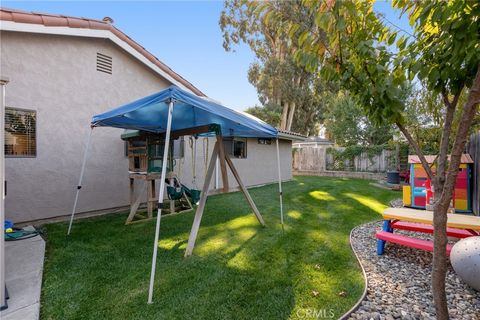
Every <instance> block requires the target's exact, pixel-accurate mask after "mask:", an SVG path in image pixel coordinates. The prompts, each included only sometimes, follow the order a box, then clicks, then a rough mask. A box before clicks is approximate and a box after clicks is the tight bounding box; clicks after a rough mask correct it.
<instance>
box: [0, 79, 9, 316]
mask: <svg viewBox="0 0 480 320" xmlns="http://www.w3.org/2000/svg"><path fill="white" fill-rule="evenodd" d="M7 83H8V79H6V78H4V77H2V78H1V79H0V90H1V92H0V95H1V96H0V105H1V106H0V115H1V119H0V160H1V161H0V175H1V178H0V183H1V186H0V310H3V309H6V308H8V305H7V300H6V291H7V288H6V286H5V230H4V227H5V133H4V131H5V86H6V85H7Z"/></svg>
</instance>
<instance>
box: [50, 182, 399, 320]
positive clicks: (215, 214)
mask: <svg viewBox="0 0 480 320" xmlns="http://www.w3.org/2000/svg"><path fill="white" fill-rule="evenodd" d="M250 192H251V195H252V197H253V199H254V200H255V202H256V204H257V206H258V208H259V210H260V212H261V213H262V215H263V217H264V219H265V222H266V224H267V227H265V228H263V227H261V226H260V225H259V223H258V222H257V220H256V218H255V216H254V215H253V213H252V211H251V209H250V208H249V206H248V205H247V203H246V201H245V199H244V198H243V195H242V194H240V193H230V194H224V195H217V196H212V197H209V199H208V201H207V206H206V210H205V213H204V216H203V221H202V224H201V227H200V231H199V234H198V239H197V242H196V246H195V249H194V254H193V256H191V257H189V258H184V257H183V254H184V250H185V247H186V243H187V239H188V235H189V232H190V228H191V225H192V221H193V216H194V213H193V212H192V213H186V214H181V215H176V216H169V217H163V218H162V224H161V233H160V243H159V252H158V263H157V273H156V278H155V289H154V303H153V304H151V305H148V304H147V291H148V283H149V277H150V266H151V259H152V249H153V248H152V247H153V243H152V241H153V237H154V228H155V227H154V221H150V222H145V223H140V224H133V225H129V226H125V225H124V222H125V218H126V214H116V215H107V216H102V217H97V218H91V219H86V220H80V221H77V222H76V223H75V224H74V227H73V231H72V234H71V236H70V237H69V238H67V237H66V235H65V234H66V230H67V224H66V223H56V224H49V225H46V226H45V235H46V238H47V253H46V261H45V270H44V281H43V288H42V297H41V318H42V319H300V318H305V314H306V312H317V315H318V314H320V315H325V316H326V317H328V316H330V315H331V313H333V315H334V317H335V318H337V317H339V316H341V315H342V314H343V313H344V312H346V311H347V310H348V309H349V308H350V307H352V306H353V305H354V303H355V302H356V301H357V299H358V298H359V297H360V295H361V293H362V290H363V278H362V274H361V271H360V268H359V266H358V264H357V261H356V259H355V257H354V254H353V252H352V251H351V249H350V245H349V233H350V230H351V229H352V228H353V227H355V226H356V225H359V224H362V223H364V222H367V221H371V220H376V219H379V218H381V216H380V213H381V212H382V210H383V209H384V208H385V207H386V206H387V205H388V202H389V201H390V200H391V199H394V198H395V197H398V194H395V193H394V192H391V191H387V190H383V189H379V188H376V187H373V186H371V185H369V181H365V180H355V179H337V178H321V177H296V178H295V179H294V180H293V181H291V182H287V183H285V184H284V203H285V205H284V208H285V212H286V217H285V229H284V231H282V228H281V226H280V223H279V222H280V215H279V205H278V192H277V185H269V186H265V187H260V188H253V189H251V190H250ZM372 254H375V252H372ZM314 291H315V292H318V294H317V293H315V294H313V292H314ZM340 292H345V295H344V294H342V295H339V293H340ZM343 295H344V296H343ZM309 310H310V311H309ZM318 312H320V313H318ZM322 312H323V313H322Z"/></svg>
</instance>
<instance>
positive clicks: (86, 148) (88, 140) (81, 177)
mask: <svg viewBox="0 0 480 320" xmlns="http://www.w3.org/2000/svg"><path fill="white" fill-rule="evenodd" d="M93 128H94V127H93V126H92V127H91V129H90V131H89V132H88V138H87V143H86V145H85V152H84V153H83V161H82V169H81V170H80V177H79V178H78V184H77V192H76V194H75V200H74V201H73V208H72V215H71V216H70V223H69V224H68V231H67V236H68V235H70V231H72V224H73V217H74V216H75V211H76V210H77V203H78V195H79V193H80V189H82V181H83V174H84V173H85V165H86V163H87V158H88V150H89V148H90V141H91V139H92V133H93Z"/></svg>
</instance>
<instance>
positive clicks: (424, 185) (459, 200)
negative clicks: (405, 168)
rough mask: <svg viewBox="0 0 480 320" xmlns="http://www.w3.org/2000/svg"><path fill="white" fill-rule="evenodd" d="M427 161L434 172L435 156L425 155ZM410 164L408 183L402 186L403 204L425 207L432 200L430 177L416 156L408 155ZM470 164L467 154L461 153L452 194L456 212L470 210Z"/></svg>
mask: <svg viewBox="0 0 480 320" xmlns="http://www.w3.org/2000/svg"><path fill="white" fill-rule="evenodd" d="M425 158H426V159H427V162H428V163H429V164H431V165H432V170H433V172H434V173H435V165H434V164H433V163H434V162H435V159H436V156H425ZM408 163H409V165H410V185H407V186H403V205H404V206H407V207H412V208H418V209H425V208H426V206H427V204H431V203H432V200H433V191H432V188H431V182H430V179H428V176H427V173H426V172H425V170H424V169H423V167H422V164H421V162H420V159H419V158H418V156H415V155H413V156H408ZM472 164H473V160H472V158H471V157H470V155H469V154H463V155H462V158H461V164H460V169H459V172H458V176H457V183H456V185H455V191H454V194H453V207H454V208H455V211H456V212H471V211H472V181H471V179H472Z"/></svg>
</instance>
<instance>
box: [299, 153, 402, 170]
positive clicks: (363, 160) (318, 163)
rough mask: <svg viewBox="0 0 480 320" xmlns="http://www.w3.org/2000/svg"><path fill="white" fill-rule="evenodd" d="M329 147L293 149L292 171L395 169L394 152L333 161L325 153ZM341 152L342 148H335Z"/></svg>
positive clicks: (364, 154) (332, 157)
mask: <svg viewBox="0 0 480 320" xmlns="http://www.w3.org/2000/svg"><path fill="white" fill-rule="evenodd" d="M328 148H330V146H315V147H310V146H308V147H305V146H304V147H300V148H294V154H293V171H296V172H318V173H320V172H325V171H354V172H386V171H387V170H391V169H395V167H396V166H395V161H396V159H395V151H390V150H382V151H381V152H380V153H378V154H376V155H373V156H371V155H368V154H367V153H366V152H364V153H362V154H360V155H359V156H356V157H354V159H352V160H343V159H342V160H339V159H335V157H334V156H333V154H330V153H328V152H327V149H328ZM336 149H338V150H342V149H343V148H336Z"/></svg>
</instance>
